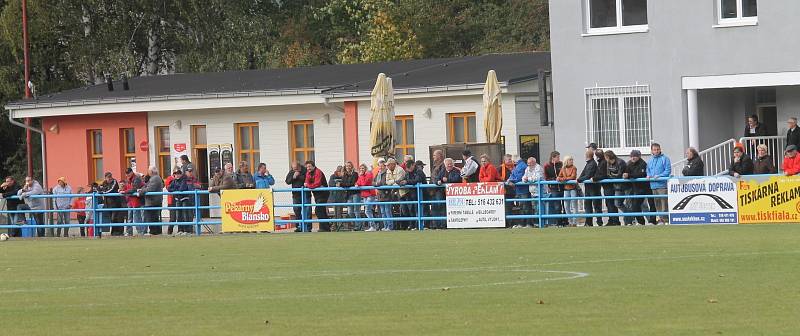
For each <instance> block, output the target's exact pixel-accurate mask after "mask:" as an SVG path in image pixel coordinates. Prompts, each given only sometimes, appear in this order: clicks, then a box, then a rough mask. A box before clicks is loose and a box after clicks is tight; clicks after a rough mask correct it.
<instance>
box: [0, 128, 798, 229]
mask: <svg viewBox="0 0 800 336" xmlns="http://www.w3.org/2000/svg"><path fill="white" fill-rule="evenodd" d="M751 119H752V118H751ZM788 125H789V130H788V132H787V146H786V147H785V155H784V160H783V162H782V165H781V166H782V171H783V173H784V174H786V175H796V174H798V173H800V156H798V155H797V151H798V146H800V130H798V129H797V120H796V119H795V118H790V119H789V120H788ZM758 127H759V125H758V123H757V119H755V120H754V121H751V120H748V127H747V128H746V129H745V132H746V133H747V132H755V133H753V134H757V131H758ZM755 149H756V152H755V153H746V150H745V147H744V146H743V145H742V144H737V145H736V146H735V147H734V148H733V153H732V156H733V159H732V161H731V162H730V164H729V166H728V169H727V173H728V174H729V175H731V176H733V177H737V178H738V177H740V176H744V175H752V174H775V173H777V172H778V169H777V167H776V166H777V164H776V161H775V160H774V158H773V157H771V156H770V154H769V153H770V148H768V147H767V146H766V145H765V144H758V145H757V146H756V148H755ZM626 154H627V156H628V158H629V159H628V160H627V161H625V160H623V159H622V158H620V157H619V154H618V153H615V152H613V151H612V150H602V149H599V148H598V146H597V144H594V143H592V144H589V146H587V147H586V150H585V152H584V153H583V160H584V161H583V167H582V169H581V170H580V171H579V170H578V168H577V166H576V163H575V160H576V158H574V157H572V156H564V157H563V159H562V156H561V153H559V152H558V151H554V152H552V153H550V154H549V155H548V156H547V159H546V161H545V162H542V163H540V162H539V161H538V160H537V158H535V157H527V158H522V157H514V156H512V155H511V154H506V155H505V156H504V157H503V159H502V161H501V162H496V163H495V162H492V160H491V158H490V157H489V156H488V155H486V154H483V155H480V156H478V157H477V158H476V157H475V156H474V155H473V154H472V153H471V152H470V151H469V150H465V151H463V153H462V156H461V158H460V162H459V163H461V167H460V168H459V167H456V161H455V160H454V159H453V158H448V157H445V156H444V153H443V152H442V151H441V150H436V151H434V152H433V156H432V162H431V167H430V169H429V170H428V171H429V172H430V176H428V175H426V173H425V167H426V164H425V163H424V162H422V161H420V160H414V158H413V157H412V156H405V157H404V158H403V160H402V161H400V162H398V161H397V160H396V159H395V158H388V159H378V160H377V161H375V163H374V164H373V165H368V164H366V163H361V164H358V165H357V166H356V165H355V164H354V163H353V162H345V163H344V164H343V165H341V166H338V167H336V169H335V170H334V171H333V172H331V174H330V176H327V175H326V174H325V172H323V171H322V170H321V169H320V168H318V167H317V166H316V164H315V162H314V161H306V162H302V163H301V162H292V163H291V165H290V169H289V171H288V172H287V173H286V177H285V179H284V182H285V183H286V185H287V186H289V187H291V188H293V190H292V192H291V195H292V202H293V204H294V208H293V213H294V214H293V219H303V220H306V221H308V222H312V221H319V220H322V221H319V223H318V230H319V231H344V230H348V231H350V230H352V231H367V232H372V231H392V230H416V229H418V228H419V225H418V224H419V223H418V218H419V217H418V215H417V212H418V211H420V210H421V211H422V213H421V214H420V217H422V218H424V225H425V227H427V228H429V229H444V228H446V225H445V221H443V220H440V218H441V217H444V216H445V215H446V211H445V205H444V204H443V203H441V202H439V203H436V202H431V201H443V200H444V199H445V190H444V188H441V187H436V186H442V185H446V184H451V183H473V182H504V183H505V184H506V198H507V199H513V201H510V202H506V213H507V214H514V215H523V216H525V217H524V219H514V220H508V221H507V226H508V227H510V228H530V227H533V226H534V225H538V224H540V223H537V221H536V216H535V215H537V214H542V215H561V214H563V215H564V216H560V217H559V218H555V217H553V218H547V219H544V221H545V223H541V224H542V225H547V226H620V225H646V224H653V225H657V224H668V216H652V215H649V216H644V215H643V214H647V213H666V212H668V208H667V199H666V197H664V196H665V195H666V194H667V181H666V180H664V179H663V178H666V177H670V176H672V163H671V161H670V159H669V158H668V157H667V156H666V155H664V154H663V153H662V150H661V146H660V145H659V144H658V143H653V144H652V145H651V146H650V157H649V160H645V159H644V158H642V153H641V152H640V151H639V150H632V151H630V152H629V153H626ZM685 156H686V160H685V165H684V167H683V169H682V171H681V173H682V175H683V176H704V175H706V173H707V172H706V170H705V165H704V162H703V161H702V158H701V156H700V155H699V153H698V151H697V150H696V149H695V148H688V149H687V150H686V153H685ZM176 166H177V168H176V169H174V171H172V175H170V176H167V177H166V178H164V177H162V176H159V172H158V169H157V168H156V167H150V168H149V169H148V172H147V174H144V175H142V174H138V173H137V172H135V171H134V170H133V169H131V168H128V169H127V170H126V171H125V174H124V176H121V177H120V178H119V179H116V178H115V177H114V176H113V174H112V173H111V172H107V173H105V175H104V179H103V180H102V181H100V183H92V184H91V185H89V186H86V187H85V188H84V187H79V188H77V190H74V189H73V188H72V186H70V185H69V183H68V181H67V180H66V179H65V178H63V177H62V178H59V179H58V180H57V183H56V185H54V186H53V187H52V188H51V189H50V190H46V189H45V188H44V187H43V186H42V185H41V184H40V183H39V182H38V181H36V180H35V179H33V178H32V177H26V178H25V179H24V181H23V183H19V182H17V181H16V180H15V179H14V178H13V177H6V178H5V181H4V182H3V183H2V185H0V193H2V197H3V199H5V204H6V208H7V210H11V211H13V210H17V211H21V212H25V213H21V212H20V213H13V212H12V213H7V217H8V222H7V224H8V225H13V224H20V223H30V224H37V225H40V226H41V227H37V228H36V230H35V232H34V235H36V236H39V237H45V236H51V237H59V236H63V237H67V236H68V233H69V229H68V228H59V227H54V226H49V225H43V224H44V223H45V215H46V214H48V213H52V214H53V216H54V217H55V218H54V219H53V220H52V224H69V223H71V222H72V217H73V214H74V217H75V221H76V222H77V223H78V224H90V223H92V222H93V221H97V223H96V224H103V223H106V224H108V223H114V224H115V225H113V226H110V227H109V226H104V228H105V229H107V230H108V231H109V234H110V235H112V236H133V235H141V236H146V235H160V234H162V233H163V232H162V230H163V226H166V227H167V232H166V234H168V235H189V234H193V233H194V229H195V227H194V225H193V221H194V218H195V216H196V215H197V214H196V208H195V202H196V201H197V200H196V199H195V197H196V195H195V193H194V191H195V190H200V188H201V186H200V183H199V181H198V179H197V177H196V175H195V171H194V165H193V163H192V162H190V160H189V158H188V157H187V156H186V155H184V156H182V157H181V158H180V164H179V165H176ZM630 179H636V181H630V182H626V181H624V180H630ZM604 180H613V181H611V182H610V183H599V182H602V181H604ZM541 181H546V182H544V183H540V182H541ZM274 185H275V178H274V177H273V175H272V174H271V173H270V171H269V170H268V169H267V166H266V164H264V163H260V164H259V165H258V167H257V168H256V171H255V172H254V173H251V171H250V167H248V164H247V163H246V162H240V163H239V165H238V169H237V170H236V171H234V170H233V165H232V164H230V163H228V164H225V166H224V167H223V168H222V169H216V170H215V171H214V172H213V175H212V177H211V179H210V183H209V187H208V189H207V190H208V191H209V192H211V193H221V192H223V190H227V189H269V188H272V186H274ZM418 185H426V186H425V187H423V188H419V189H418V188H417V186H418ZM432 185H436V186H432ZM329 187H336V189H330V188H329ZM165 191H167V192H169V194H168V195H164V192H165ZM86 193H93V194H96V195H97V197H83V196H80V197H78V196H75V195H76V194H86ZM46 194H51V195H53V196H52V197H47V198H45V197H32V196H35V195H46ZM584 196H585V197H586V198H587V199H581V200H579V199H575V198H579V197H584ZM610 196H613V197H610ZM165 199H166V205H167V209H168V213H169V219H168V223H162V216H161V214H162V208H161V207H162V205H163V203H164V200H165ZM92 202H96V203H97V204H92ZM579 203H580V204H579ZM102 209H111V210H108V211H103V210H102ZM581 209H582V213H581ZM626 213H628V214H633V215H627V216H626V215H625V214H626ZM562 217H563V218H562ZM620 217H622V219H621V220H620ZM315 218H316V220H315ZM331 218H335V219H338V220H337V221H327V220H328V219H331ZM173 223H174V224H173ZM116 224H120V225H116ZM311 227H312V225H297V229H296V231H303V230H306V231H310V230H311ZM78 231H79V234H80V236H100V235H101V232H99V231H101V230H100V229H98V232H93V231H92V230H91V228H84V227H81V228H79V230H78ZM9 233H10V235H11V236H21V235H22V231H21V230H20V229H19V228H12V229H9Z"/></svg>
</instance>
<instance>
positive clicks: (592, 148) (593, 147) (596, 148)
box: [586, 142, 599, 153]
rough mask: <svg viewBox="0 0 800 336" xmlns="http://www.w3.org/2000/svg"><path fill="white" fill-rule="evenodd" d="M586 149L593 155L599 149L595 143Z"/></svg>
mask: <svg viewBox="0 0 800 336" xmlns="http://www.w3.org/2000/svg"><path fill="white" fill-rule="evenodd" d="M586 149H591V150H592V153H594V151H596V150H598V149H599V148H598V147H597V144H596V143H594V142H592V143H590V144H589V145H588V146H586Z"/></svg>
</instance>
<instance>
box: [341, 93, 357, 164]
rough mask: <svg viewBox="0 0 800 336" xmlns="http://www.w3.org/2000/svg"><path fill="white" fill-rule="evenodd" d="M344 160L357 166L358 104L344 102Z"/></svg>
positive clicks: (355, 102)
mask: <svg viewBox="0 0 800 336" xmlns="http://www.w3.org/2000/svg"><path fill="white" fill-rule="evenodd" d="M344 159H345V161H351V162H353V163H354V164H355V165H356V166H358V162H360V161H358V102H357V101H346V102H344Z"/></svg>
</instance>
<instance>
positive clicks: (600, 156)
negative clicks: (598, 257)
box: [592, 149, 619, 225]
mask: <svg viewBox="0 0 800 336" xmlns="http://www.w3.org/2000/svg"><path fill="white" fill-rule="evenodd" d="M594 155H595V158H597V174H595V176H594V177H593V178H592V181H594V182H600V181H602V180H605V179H608V164H607V163H606V157H605V153H604V152H603V150H602V149H598V150H596V151H595V152H594ZM601 188H602V189H603V195H605V196H606V197H607V196H614V185H613V184H611V183H603V184H601ZM605 201H606V202H605V203H606V211H607V212H608V213H615V212H617V211H618V209H617V207H616V206H615V205H614V199H612V198H606V199H605ZM598 224H602V222H601V221H600V218H599V217H598ZM608 225H619V218H614V217H609V218H608Z"/></svg>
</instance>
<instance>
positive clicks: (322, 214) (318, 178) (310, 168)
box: [305, 161, 331, 231]
mask: <svg viewBox="0 0 800 336" xmlns="http://www.w3.org/2000/svg"><path fill="white" fill-rule="evenodd" d="M327 186H328V181H327V180H325V173H323V172H322V170H320V169H319V168H317V165H316V164H314V161H306V182H305V187H306V188H308V189H316V188H320V187H323V188H324V187H327ZM311 193H312V194H313V195H314V204H315V205H316V207H315V208H314V212H315V213H316V214H317V218H318V219H328V207H327V206H325V203H328V191H313V190H312V191H311ZM309 201H310V200H309ZM330 230H331V223H319V231H330Z"/></svg>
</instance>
